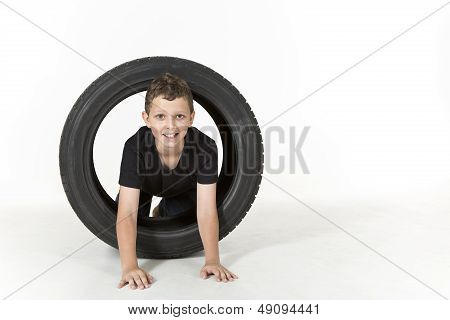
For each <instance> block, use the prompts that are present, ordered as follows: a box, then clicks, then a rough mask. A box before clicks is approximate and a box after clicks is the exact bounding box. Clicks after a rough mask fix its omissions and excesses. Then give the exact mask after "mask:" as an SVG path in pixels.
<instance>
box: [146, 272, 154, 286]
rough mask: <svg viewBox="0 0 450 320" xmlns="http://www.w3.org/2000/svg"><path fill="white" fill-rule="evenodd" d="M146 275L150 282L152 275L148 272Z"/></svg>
mask: <svg viewBox="0 0 450 320" xmlns="http://www.w3.org/2000/svg"><path fill="white" fill-rule="evenodd" d="M147 277H148V280H149V281H150V283H152V282H153V277H152V275H151V274H150V273H148V272H147Z"/></svg>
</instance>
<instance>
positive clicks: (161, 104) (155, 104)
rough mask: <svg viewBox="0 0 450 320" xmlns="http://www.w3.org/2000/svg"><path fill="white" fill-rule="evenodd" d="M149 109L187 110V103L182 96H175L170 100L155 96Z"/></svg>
mask: <svg viewBox="0 0 450 320" xmlns="http://www.w3.org/2000/svg"><path fill="white" fill-rule="evenodd" d="M151 109H154V110H155V111H166V112H168V111H171V112H185V111H189V105H188V104H187V102H186V100H185V99H184V98H176V99H174V100H172V101H169V100H166V99H164V98H160V97H157V98H155V99H153V101H152V103H151Z"/></svg>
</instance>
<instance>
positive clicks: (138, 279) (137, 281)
mask: <svg viewBox="0 0 450 320" xmlns="http://www.w3.org/2000/svg"><path fill="white" fill-rule="evenodd" d="M133 277H134V282H136V285H137V286H138V287H139V289H143V288H144V284H143V283H142V280H141V277H140V276H139V274H135V275H133Z"/></svg>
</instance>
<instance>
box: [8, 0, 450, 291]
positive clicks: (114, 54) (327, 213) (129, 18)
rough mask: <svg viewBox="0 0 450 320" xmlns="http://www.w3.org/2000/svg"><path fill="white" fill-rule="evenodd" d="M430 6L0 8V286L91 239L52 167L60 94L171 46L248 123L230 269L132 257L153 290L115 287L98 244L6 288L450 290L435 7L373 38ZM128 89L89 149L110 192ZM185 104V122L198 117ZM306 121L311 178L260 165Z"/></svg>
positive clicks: (114, 271) (128, 116) (129, 112)
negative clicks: (258, 133)
mask: <svg viewBox="0 0 450 320" xmlns="http://www.w3.org/2000/svg"><path fill="white" fill-rule="evenodd" d="M443 4H445V2H443V1H426V2H425V1H422V2H411V1H377V2H376V3H375V2H370V1H364V2H362V1H339V2H337V1H334V2H333V1H315V2H314V3H312V2H298V1H258V2H242V1H239V2H238V1H226V2H217V3H213V2H210V1H193V2H192V1H189V2H187V1H171V2H162V1H129V2H116V3H111V2H108V1H96V2H95V3H94V2H91V3H78V2H75V1H64V2H62V1H59V2H58V1H38V2H36V1H34V2H33V1H6V2H2V3H0V88H1V94H0V108H1V117H0V137H1V145H2V149H3V152H2V157H0V167H1V168H2V179H1V180H0V191H1V192H0V197H1V198H0V240H1V241H0V250H1V254H2V263H1V265H0V274H1V275H2V278H3V279H2V286H0V294H1V296H2V297H4V296H7V295H9V294H10V293H12V292H13V291H14V290H16V289H17V288H19V287H21V286H22V285H24V284H26V283H27V282H28V281H30V280H31V279H33V278H35V277H36V276H38V275H40V274H41V273H42V272H43V271H45V270H46V269H47V268H49V267H51V266H53V265H54V264H55V263H56V262H58V261H60V260H61V259H63V258H64V257H66V256H67V255H68V254H70V253H72V252H74V250H76V249H77V248H79V247H80V246H82V245H83V244H85V243H86V242H87V241H89V240H90V239H92V238H93V235H92V234H91V233H90V232H89V231H88V230H87V229H86V228H85V227H84V225H83V224H82V223H81V221H79V220H78V218H77V216H76V215H75V213H74V211H73V210H72V208H71V207H70V205H69V203H68V201H67V198H66V195H65V193H64V190H63V188H62V184H61V179H60V173H59V164H58V156H59V155H58V151H59V141H60V137H61V132H62V128H63V125H64V122H65V120H66V117H67V115H68V113H69V112H70V110H71V108H72V106H73V104H74V103H75V101H76V99H77V98H78V97H79V95H80V94H81V93H82V92H83V90H84V89H85V88H86V87H87V86H89V84H90V83H91V82H93V81H94V80H95V79H96V78H97V77H99V76H100V75H101V74H103V73H104V72H105V71H106V70H109V69H111V68H113V67H115V66H117V65H119V64H121V63H123V62H126V61H129V60H133V59H136V58H141V57H147V56H175V57H180V58H185V59H190V60H193V61H196V62H199V63H201V64H204V65H206V66H208V67H210V68H212V69H214V70H215V71H216V72H218V73H220V74H222V75H223V76H224V77H225V78H227V79H228V80H229V81H231V82H232V83H233V85H234V86H236V88H238V90H239V91H240V92H241V93H242V94H243V96H244V97H245V98H246V99H247V101H248V103H249V104H250V106H251V107H252V110H253V112H254V113H255V115H256V118H257V120H258V122H259V124H260V125H261V126H262V133H263V139H264V148H265V159H266V167H265V169H266V172H265V173H264V178H263V180H262V184H261V188H260V191H259V193H258V196H257V198H256V201H255V203H254V205H253V206H252V208H251V210H250V212H249V213H248V215H247V217H246V218H245V219H244V220H243V222H242V224H241V225H239V226H238V228H237V229H235V230H234V231H233V232H232V233H231V234H230V235H228V236H227V237H226V238H225V239H224V240H223V241H221V242H220V250H221V260H222V263H223V264H224V265H225V266H226V267H227V268H229V269H230V270H231V271H233V272H235V273H236V274H238V276H239V277H240V279H239V280H238V281H236V282H233V283H216V282H214V281H213V279H212V278H211V279H210V280H211V281H204V280H201V279H200V277H199V271H200V268H201V266H202V263H203V255H202V253H199V254H197V255H195V256H194V257H192V258H186V259H177V260H145V261H140V262H141V265H142V266H143V267H144V268H146V269H147V270H148V271H149V272H150V273H152V275H154V277H155V278H156V279H157V281H156V282H155V284H154V285H153V286H152V287H151V288H150V289H147V290H144V291H131V290H129V289H128V288H123V289H121V290H119V289H116V287H115V286H116V284H117V282H118V281H119V280H120V265H119V259H118V254H117V252H116V250H115V249H113V248H111V247H109V246H108V245H106V244H104V243H103V242H101V241H100V240H97V241H94V242H92V243H90V244H89V245H87V246H86V247H84V248H82V249H81V250H79V251H77V252H76V253H74V254H73V255H72V256H70V257H69V258H68V259H66V260H64V261H62V262H61V263H59V264H58V265H57V266H55V267H54V268H52V269H51V270H49V271H48V272H46V273H45V274H43V275H42V276H39V277H38V278H36V279H35V280H34V281H32V282H31V283H29V284H28V285H27V286H25V287H23V288H22V289H21V290H19V291H17V292H16V293H14V294H13V295H12V296H11V297H10V299H32V298H34V299H45V298H49V299H70V298H72V299H78V298H86V299H109V298H120V299H127V298H133V299H141V298H142V299H211V298H215V299H221V298H231V297H233V298H235V299H250V298H251V299H274V298H283V299H443V298H444V297H449V296H450V280H449V277H448V274H449V272H450V248H449V246H448V243H449V241H450V226H449V223H450V216H449V209H450V201H449V197H448V192H449V191H450V180H449V178H450V126H449V124H450V115H449V112H450V91H449V88H450V86H449V84H450V81H449V77H450V72H449V71H450V62H449V56H450V44H449V39H450V19H449V18H450V6H447V7H445V8H443V9H442V10H440V11H438V12H437V13H436V14H434V15H432V16H431V17H429V18H428V19H426V20H425V21H423V22H422V23H420V24H418V25H417V26H415V27H413V28H412V29H411V30H409V31H408V32H406V33H405V34H403V35H402V36H400V37H398V38H397V39H395V40H394V41H392V42H391V43H388V44H387V45H386V46H384V47H382V46H383V45H385V44H386V43H387V42H388V41H390V40H392V39H393V38H395V37H396V36H397V35H399V34H400V33H402V32H403V31H405V30H406V29H408V28H409V27H411V26H413V25H414V24H415V23H417V22H418V21H420V20H421V19H423V18H424V17H425V16H427V15H428V14H430V13H432V12H433V11H434V10H436V9H438V8H439V7H441V6H442V5H443ZM8 6H9V8H8ZM381 47H382V48H381ZM379 48H381V49H380V50H379V51H376V52H375V53H374V54H373V55H371V56H369V55H370V54H371V53H373V52H374V51H375V50H377V49H379ZM75 51H76V52H78V54H77V53H76V52H75ZM81 55H82V56H84V58H83V57H82V56H81ZM367 56H369V57H368V58H367V59H365V60H363V61H362V62H361V63H359V64H357V65H355V64H356V63H357V62H359V61H361V59H364V58H365V57H367ZM88 60H89V61H88ZM352 66H354V67H353V68H351V69H350V70H348V68H350V67H352ZM346 70H347V72H345V71H346ZM342 72H345V73H344V74H341V73H342ZM339 75H340V76H339ZM336 76H339V77H338V78H336V79H335V80H334V81H332V82H329V81H330V80H332V79H334V78H335V77H336ZM328 82H329V83H328ZM326 83H328V85H326V86H324V87H323V85H324V84H326ZM317 89H320V90H319V91H317V92H315V91H316V90H317ZM314 92H315V93H314ZM311 93H314V94H313V95H311V96H309V97H308V98H307V99H306V100H304V101H303V102H302V103H300V104H299V105H297V106H296V107H294V108H292V109H291V110H290V111H288V112H287V113H285V114H283V115H282V116H280V117H279V118H276V119H275V120H274V121H272V122H270V124H268V125H266V126H264V124H266V123H268V122H269V121H271V120H272V119H274V118H275V117H276V116H277V115H279V114H280V113H281V112H283V111H284V110H286V109H287V108H289V107H290V106H292V105H294V104H295V103H296V102H298V101H300V100H302V99H303V98H305V97H307V96H308V95H309V94H311ZM127 100H129V101H127V102H126V103H123V104H121V105H119V106H118V107H117V108H116V109H114V110H113V111H112V112H111V114H110V115H108V118H107V119H105V122H104V123H103V124H102V127H101V128H100V131H99V135H98V136H97V140H96V145H95V151H94V152H95V154H94V156H95V161H96V162H95V165H96V170H97V171H98V173H99V177H100V181H101V182H102V184H103V185H104V187H105V189H106V190H107V191H108V193H109V194H110V195H111V197H114V196H115V194H116V192H117V190H118V184H117V181H118V174H119V165H120V160H121V152H122V148H123V143H124V141H125V140H126V138H128V137H129V136H130V135H132V134H133V133H134V132H135V131H136V130H137V129H138V128H139V126H142V125H144V123H143V121H142V119H141V118H140V112H141V111H142V110H143V99H142V97H138V96H135V97H132V98H131V99H127ZM199 108H200V107H199V106H197V110H196V111H197V113H198V114H199V118H198V121H196V122H195V123H194V125H195V126H196V127H199V128H201V127H202V126H203V125H206V124H208V121H210V119H208V116H207V115H206V114H204V112H202V110H198V109H199ZM271 126H279V127H281V128H283V130H284V131H285V135H286V139H285V143H284V144H280V143H279V142H278V137H277V135H274V136H272V137H270V136H268V135H267V129H268V128H269V127H271ZM306 126H308V127H310V130H309V132H308V135H307V137H306V140H305V143H304V145H303V147H302V154H303V156H304V158H305V161H306V164H307V166H308V169H309V174H306V173H305V172H302V170H301V168H300V165H299V162H298V161H297V162H296V167H295V168H294V169H292V170H295V172H291V173H290V172H289V168H288V167H285V170H283V172H281V173H277V174H273V173H270V170H269V163H270V165H271V166H272V168H276V167H277V166H278V163H279V157H280V156H284V157H286V158H287V157H289V153H290V152H292V150H291V149H289V127H295V130H296V131H295V133H296V141H298V139H299V137H300V134H301V131H302V130H303V128H304V127H306ZM283 190H284V191H283ZM285 191H288V192H289V194H288V193H286V192H285Z"/></svg>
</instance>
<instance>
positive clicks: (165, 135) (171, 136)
mask: <svg viewBox="0 0 450 320" xmlns="http://www.w3.org/2000/svg"><path fill="white" fill-rule="evenodd" d="M178 134H179V132H177V133H172V134H163V136H164V137H166V138H169V139H171V138H175V137H176V136H177V135H178Z"/></svg>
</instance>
